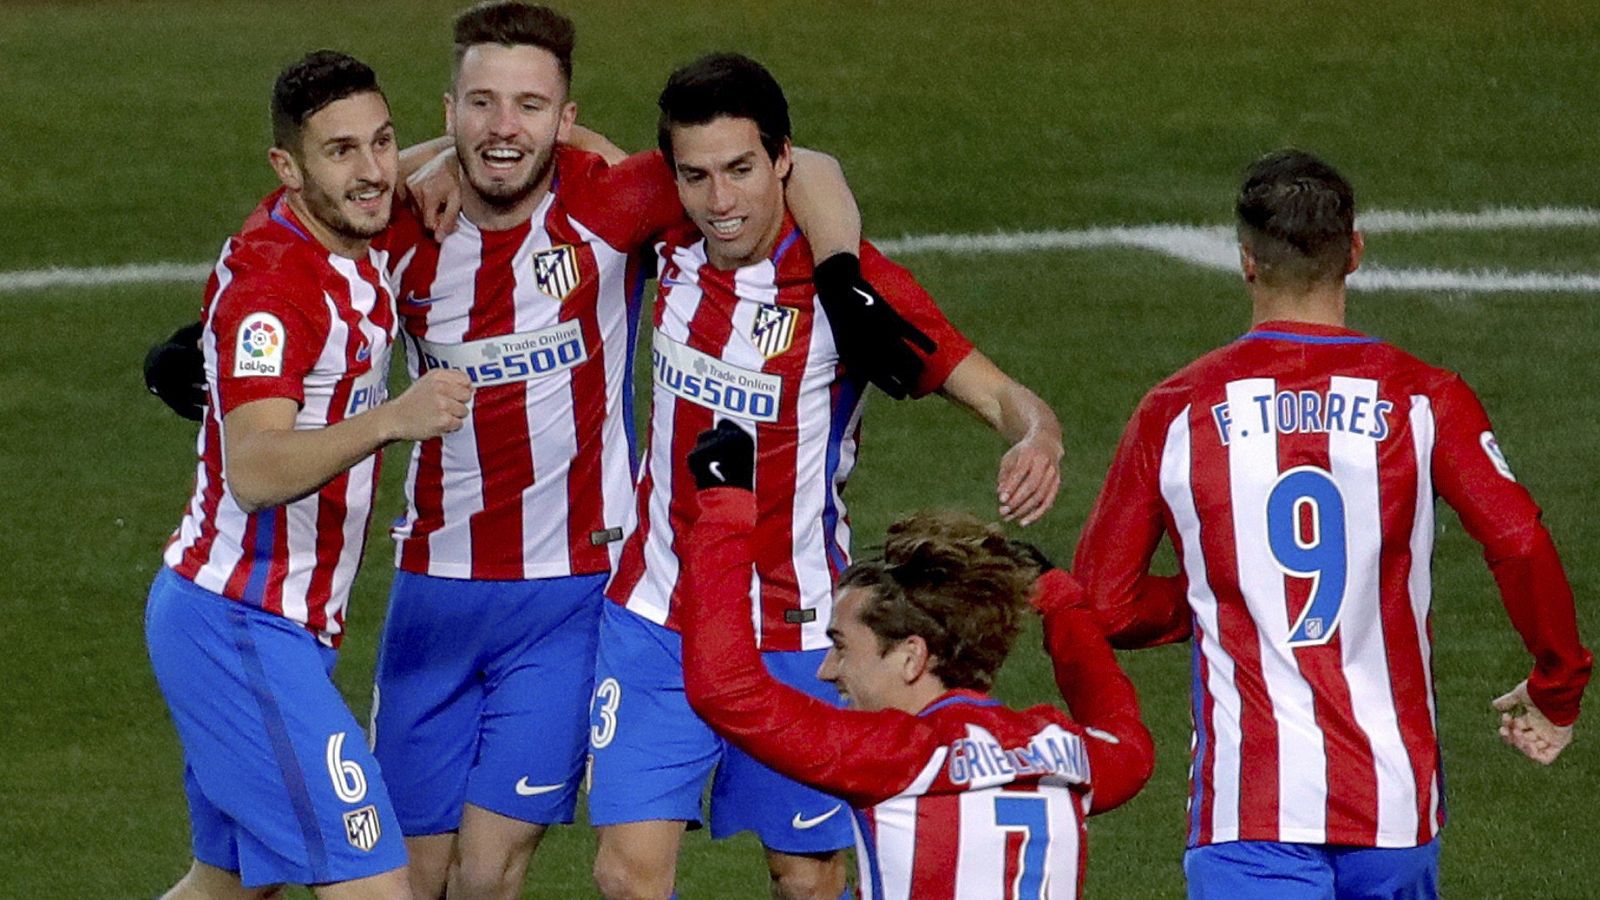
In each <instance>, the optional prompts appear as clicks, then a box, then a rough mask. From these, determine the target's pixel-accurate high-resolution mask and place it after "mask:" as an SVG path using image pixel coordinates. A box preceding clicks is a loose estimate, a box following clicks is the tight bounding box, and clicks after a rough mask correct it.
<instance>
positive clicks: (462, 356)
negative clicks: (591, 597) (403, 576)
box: [386, 147, 683, 579]
mask: <svg viewBox="0 0 1600 900" xmlns="http://www.w3.org/2000/svg"><path fill="white" fill-rule="evenodd" d="M682 218H683V209H682V207H681V206H680V205H679V204H678V199H677V192H676V189H675V188H674V186H673V182H672V176H671V173H670V172H668V171H667V167H666V164H665V163H664V162H662V160H661V155H660V153H646V154H639V155H638V156H635V157H632V158H630V159H629V160H627V161H625V162H623V163H621V164H619V165H617V166H614V167H607V166H606V164H605V162H604V161H603V160H602V159H601V158H600V157H599V156H596V155H594V154H590V153H583V152H581V151H577V150H573V149H571V148H568V147H558V148H557V150H556V157H555V180H554V183H553V185H552V187H551V190H550V192H549V193H548V194H547V195H546V196H545V198H544V201H543V202H542V203H541V204H540V205H539V207H538V208H537V209H536V210H535V211H534V212H533V215H532V217H531V220H530V221H528V222H526V223H524V224H522V225H520V226H518V227H515V228H511V229H507V230H505V231H487V230H484V229H481V228H479V227H477V226H476V225H474V224H473V223H472V222H470V221H468V219H467V218H466V217H465V216H462V217H461V219H460V221H459V224H458V227H457V228H456V230H455V231H454V232H453V233H452V234H450V235H449V236H447V237H446V238H445V240H444V242H443V243H442V244H440V243H436V242H434V241H433V240H432V239H431V238H430V237H429V236H427V235H426V234H425V233H424V232H423V231H422V229H421V228H420V227H419V226H418V225H417V224H416V223H415V221H414V220H399V221H397V223H396V225H395V227H394V228H393V229H392V233H391V235H390V236H388V237H387V238H386V246H387V248H388V249H389V250H390V251H391V257H392V259H394V261H395V262H394V266H395V270H394V274H395V275H396V276H397V277H398V283H399V308H400V315H401V318H402V324H403V326H404V328H405V331H406V335H407V337H408V338H409V340H408V341H407V342H406V347H407V356H408V359H409V363H410V370H411V373H412V376H413V377H416V376H418V375H420V374H421V373H422V372H425V371H427V370H428V369H432V368H438V367H444V368H451V369H458V370H460V371H464V372H466V373H467V375H468V376H469V377H470V378H471V379H472V382H473V385H474V387H475V390H474V391H473V399H472V413H471V415H470V416H469V417H468V418H467V421H466V424H465V425H464V427H462V428H461V430H459V431H456V432H453V433H451V434H447V435H445V436H443V437H442V438H434V439H432V440H428V441H422V442H420V443H418V444H417V445H416V447H415V449H414V450H413V452H412V454H411V467H410V470H409V471H408V473H407V475H406V500H407V509H406V513H405V516H404V517H403V518H401V519H400V520H399V521H398V522H397V523H396V524H395V527H394V529H393V536H394V538H395V541H396V542H397V547H396V553H395V563H396V565H397V566H399V567H400V568H401V569H404V570H405V571H408V572H417V573H420V574H426V575H433V576H437V577H443V578H481V579H522V578H550V577H558V576H566V575H586V574H594V573H599V572H608V571H610V570H611V567H612V564H613V562H614V561H615V556H616V553H617V550H618V548H620V546H621V543H620V541H621V537H622V524H623V520H624V519H625V518H626V516H627V512H628V508H629V505H630V504H629V500H631V499H632V496H633V459H634V454H633V411H632V410H633V390H632V383H633V347H634V339H635V336H636V334H637V331H638V320H639V308H640V300H641V295H642V292H643V288H644V282H645V280H646V278H648V277H649V272H648V271H647V267H646V265H645V264H644V261H643V260H641V258H640V256H639V254H638V252H637V251H639V250H640V248H642V247H644V246H646V245H647V242H648V240H649V238H650V237H651V236H652V235H653V234H655V233H656V232H658V231H661V230H664V229H665V228H667V227H668V226H670V225H672V224H674V223H676V222H678V221H680V220H681V219H682Z"/></svg>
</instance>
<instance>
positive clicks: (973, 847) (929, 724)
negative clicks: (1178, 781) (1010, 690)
mask: <svg viewBox="0 0 1600 900" xmlns="http://www.w3.org/2000/svg"><path fill="white" fill-rule="evenodd" d="M700 499H701V502H702V505H703V507H702V508H703V512H702V514H701V516H700V518H699V520H698V521H697V522H696V523H695V525H694V529H693V531H692V532H691V533H690V534H689V542H688V548H687V551H686V552H687V560H686V565H687V567H688V570H689V574H688V578H689V580H690V581H691V582H692V584H693V589H692V590H691V591H690V592H689V594H688V597H687V598H686V603H687V604H688V611H687V613H686V615H685V625H684V629H683V637H684V651H683V659H684V684H685V689H686V691H687V693H688V697H689V702H690V703H691V704H692V705H693V707H694V709H695V710H696V712H698V713H699V714H700V715H701V716H702V717H703V718H704V719H705V720H706V722H707V724H709V725H710V726H711V727H712V728H713V729H715V730H716V731H717V732H718V733H719V734H721V735H723V736H724V737H726V738H727V739H728V740H729V741H731V742H732V743H734V744H735V745H737V746H739V747H740V748H741V749H743V750H745V751H746V752H747V753H749V754H750V755H751V756H752V757H754V758H756V759H758V760H760V761H761V762H763V763H765V764H766V765H768V766H771V767H772V768H773V769H775V770H776V771H778V772H779V773H781V774H783V775H786V776H788V777H790V778H793V779H795V780H797V781H800V782H803V783H805V784H808V785H811V786H813V787H816V788H818V789H820V790H823V791H826V792H828V793H830V794H833V795H835V796H837V797H839V798H841V799H842V800H844V801H845V802H847V803H849V804H850V805H851V807H852V808H853V809H854V811H855V826H856V864H857V868H858V877H857V885H858V888H857V891H858V896H859V897H861V898H864V900H925V898H940V897H943V898H951V900H990V898H992V900H1021V898H1027V900H1035V898H1055V900H1063V898H1072V897H1077V896H1079V895H1080V893H1081V891H1082V883H1083V868H1084V864H1085V861H1086V857H1087V852H1088V849H1087V844H1086V842H1085V834H1084V819H1085V817H1087V816H1088V815H1090V814H1091V813H1099V812H1105V811H1107V810H1109V809H1113V808H1115V807H1116V806H1118V805H1120V804H1122V803H1123V802H1125V801H1126V800H1128V799H1129V798H1130V797H1132V796H1133V795H1134V794H1135V793H1137V792H1138V790H1139V789H1140V788H1141V787H1143V785H1144V783H1145V781H1146V780H1148V778H1149V777H1150V772H1151V768H1152V765H1153V761H1154V747H1153V744H1152V743H1151V740H1150V734H1149V732H1148V731H1147V730H1146V729H1145V727H1144V725H1143V724H1142V723H1141V722H1140V720H1139V707H1138V700H1137V698H1136V697H1135V694H1134V690H1133V685H1132V683H1131V682H1129V681H1128V678H1127V676H1126V675H1124V674H1123V673H1122V671H1121V669H1119V668H1118V667H1117V664H1116V659H1115V657H1114V656H1113V655H1112V653H1111V648H1110V647H1109V646H1108V645H1107V644H1106V641H1105V638H1104V637H1102V636H1101V635H1100V633H1099V630H1098V626H1097V624H1096V622H1095V617H1094V614H1093V612H1092V611H1090V610H1088V609H1086V608H1074V607H1073V606H1072V605H1071V604H1070V601H1063V600H1062V599H1061V598H1059V597H1052V598H1048V599H1046V600H1045V601H1044V602H1043V603H1042V604H1041V605H1044V606H1045V607H1046V609H1047V610H1048V612H1047V615H1046V619H1045V623H1046V624H1045V630H1046V646H1047V649H1048V650H1049V652H1050V654H1051V658H1052V662H1053V664H1054V668H1055V675H1056V681H1057V684H1058V685H1059V686H1060V687H1061V688H1062V689H1063V690H1064V696H1065V697H1066V699H1067V702H1068V705H1069V706H1070V707H1071V709H1072V710H1073V713H1074V716H1076V718H1077V721H1074V719H1073V718H1070V717H1068V716H1067V714H1066V713H1065V712H1063V711H1062V710H1060V709H1057V708H1055V707H1053V706H1035V707H1032V708H1029V709H1025V710H1015V709H1009V708H1007V707H1004V706H1002V705H1000V702H999V701H998V700H995V699H993V698H992V697H989V696H987V695H985V694H982V693H979V692H976V691H969V690H953V691H949V692H947V693H945V694H944V695H943V696H940V697H938V698H937V699H936V700H934V701H933V702H932V703H930V704H928V705H927V706H926V707H924V708H923V709H922V710H921V711H920V712H918V713H916V714H911V713H908V712H902V711H900V710H895V709H886V710H877V711H871V712H868V711H860V710H851V709H839V708H837V707H834V706H832V705H830V704H828V703H825V702H823V701H821V700H818V699H816V698H814V697H810V696H807V695H806V694H804V693H802V692H800V691H797V690H794V689H793V688H789V687H787V686H785V685H783V684H781V683H779V682H778V681H777V680H776V679H774V678H773V677H772V676H771V675H770V674H768V673H767V671H766V668H765V667H764V666H763V665H762V663H761V661H760V658H759V654H758V653H757V651H756V649H755V646H754V641H753V640H752V638H753V637H754V634H753V628H754V625H753V622H752V620H751V617H750V616H749V615H748V612H747V609H748V607H747V606H746V603H747V602H748V599H747V598H748V594H749V589H750V579H749V577H748V575H747V574H746V573H747V572H748V571H749V560H750V559H751V558H752V556H753V555H759V553H760V540H759V538H753V536H752V528H751V526H752V524H753V523H754V520H755V516H756V513H755V508H756V500H755V498H754V497H753V496H752V495H751V494H750V492H748V491H742V490H736V489H732V488H719V489H715V490H710V491H704V492H702V493H701V494H700ZM1040 588H1041V590H1042V591H1043V592H1045V593H1046V594H1051V593H1056V594H1060V593H1068V592H1076V593H1078V594H1080V595H1081V591H1076V588H1075V585H1073V584H1072V583H1071V576H1068V575H1067V574H1066V573H1065V572H1056V573H1052V574H1051V575H1049V576H1046V579H1042V580H1041V585H1040Z"/></svg>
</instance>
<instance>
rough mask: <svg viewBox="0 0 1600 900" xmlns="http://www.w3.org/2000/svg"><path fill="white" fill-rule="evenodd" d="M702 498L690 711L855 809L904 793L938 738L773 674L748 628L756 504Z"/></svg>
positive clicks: (690, 637)
mask: <svg viewBox="0 0 1600 900" xmlns="http://www.w3.org/2000/svg"><path fill="white" fill-rule="evenodd" d="M699 499H700V516H699V519H698V520H697V521H696V522H695V524H694V526H693V528H692V529H691V531H690V534H689V536H688V540H687V541H685V545H686V546H687V548H688V549H687V551H686V554H685V560H684V565H685V576H686V578H687V579H688V582H687V590H686V591H685V594H686V599H685V604H684V614H683V619H682V623H683V624H682V629H683V679H684V687H685V690H686V691H687V693H688V696H689V704H690V705H691V706H692V707H694V710H695V712H696V713H698V714H699V715H700V717H701V718H703V719H704V720H705V721H706V723H707V724H709V725H710V726H711V728H712V729H713V730H715V731H716V732H717V733H718V734H721V735H722V736H723V737H725V738H727V739H728V740H729V741H731V742H733V743H734V744H735V745H736V746H738V747H739V748H740V749H742V750H744V751H745V752H746V753H749V754H750V755H751V756H752V757H754V758H755V759H757V760H759V761H760V762H762V763H763V764H765V765H767V766H770V767H771V768H772V769H774V770H776V771H777V772H779V773H780V774H782V775H785V776H787V777H789V778H793V779H795V780H796V781H800V782H803V783H805V784H808V785H811V786H813V787H816V788H818V789H820V790H823V791H826V792H827V793H830V794H834V795H836V796H839V797H841V798H843V799H844V800H846V801H847V802H849V803H850V804H851V805H852V806H856V807H863V806H870V805H873V804H875V803H878V802H880V801H882V800H884V799H886V798H888V797H892V796H894V795H895V794H897V793H899V792H900V791H901V790H903V789H904V788H905V787H906V785H908V784H910V783H911V781H912V780H913V779H914V778H915V777H916V775H917V773H918V772H919V771H920V770H921V769H922V767H923V766H924V765H925V764H926V763H927V761H928V759H929V757H930V756H931V755H932V753H933V752H934V750H935V749H936V747H937V744H938V736H937V734H936V733H935V732H934V730H933V729H932V728H931V727H930V726H928V725H927V724H926V723H924V722H922V721H921V720H919V719H918V718H917V717H915V716H912V715H910V714H908V713H904V712H900V711H898V710H881V711H875V712H864V711H860V710H848V709H839V708H837V707H834V706H830V705H829V704H827V703H825V702H823V701H821V700H819V699H817V698H815V697H811V696H808V695H806V694H804V693H802V692H801V691H798V690H795V689H794V688H791V687H789V686H787V685H784V684H782V683H780V682H778V681H777V680H776V679H774V678H773V677H772V676H771V675H770V674H768V672H767V670H766V667H765V666H764V665H763V664H762V662H761V658H760V652H759V651H758V650H757V649H756V636H755V628H754V626H753V624H752V623H751V619H750V567H751V560H752V559H753V556H752V554H751V547H750V534H751V533H752V532H753V531H754V529H755V514H756V507H755V495H754V494H752V493H750V492H749V491H744V490H739V489H736V488H715V489H712V490H708V491H702V492H701V493H700V495H699Z"/></svg>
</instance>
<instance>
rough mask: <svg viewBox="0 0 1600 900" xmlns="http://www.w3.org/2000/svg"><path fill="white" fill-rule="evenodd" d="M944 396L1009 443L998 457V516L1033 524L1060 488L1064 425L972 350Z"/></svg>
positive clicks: (942, 389)
mask: <svg viewBox="0 0 1600 900" xmlns="http://www.w3.org/2000/svg"><path fill="white" fill-rule="evenodd" d="M939 391H940V393H942V394H944V395H945V397H947V398H949V399H950V400H952V401H954V402H955V403H956V404H957V405H959V406H963V407H966V408H967V409H969V410H971V411H972V412H974V413H976V414H977V416H978V418H980V419H982V420H984V421H985V422H987V423H989V427H991V428H993V429H994V430H995V431H997V432H999V433H1000V436H1001V437H1003V438H1005V439H1006V440H1007V441H1009V442H1010V443H1011V449H1009V450H1007V451H1006V454H1005V456H1002V457H1001V458H1000V474H999V476H998V477H997V479H996V483H995V491H996V494H997V495H998V496H999V500H1000V515H1001V516H1002V517H1003V518H1005V519H1006V520H1007V521H1014V522H1019V523H1021V524H1022V525H1032V524H1033V523H1034V522H1037V521H1038V520H1039V517H1040V516H1043V515H1044V514H1045V513H1046V512H1048V511H1049V509H1050V507H1051V506H1052V505H1053V504H1054V503H1055V501H1056V493H1057V492H1058V491H1060V489H1061V455H1062V449H1061V423H1060V422H1059V421H1058V420H1057V419H1056V414H1055V412H1053V411H1052V410H1051V409H1050V407H1049V405H1048V404H1046V403H1045V402H1044V401H1043V400H1041V399H1039V395H1037V394H1035V393H1034V392H1033V391H1030V390H1028V389H1027V388H1026V387H1024V386H1023V385H1022V384H1021V383H1020V382H1018V381H1016V380H1015V379H1013V378H1011V376H1009V375H1007V374H1006V373H1004V372H1002V371H1000V367H999V366H996V365H995V364H994V363H993V362H991V361H990V360H989V358H988V357H987V356H984V355H983V354H982V353H979V352H978V351H976V350H974V351H972V352H971V353H969V354H967V357H966V358H965V359H963V360H962V361H961V362H960V364H958V365H957V366H956V367H955V369H954V370H953V371H952V372H951V373H950V377H948V378H946V379H945V382H944V384H943V386H941V387H940V388H939Z"/></svg>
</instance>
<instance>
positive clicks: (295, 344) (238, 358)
mask: <svg viewBox="0 0 1600 900" xmlns="http://www.w3.org/2000/svg"><path fill="white" fill-rule="evenodd" d="M317 291H318V289H317V288H316V287H315V285H313V284H311V283H309V282H307V283H300V282H299V280H297V279H295V278H294V277H292V276H291V275H289V274H287V273H283V272H276V271H272V270H270V269H269V267H267V266H266V265H264V264H263V265H241V266H240V268H239V269H237V270H236V271H235V272H234V278H233V280H232V281H231V282H229V283H228V285H227V286H226V287H224V288H223V289H222V291H221V293H220V294H219V295H218V296H217V298H216V300H215V302H214V304H213V309H212V314H211V317H210V319H209V321H207V323H206V329H207V330H208V331H210V332H211V336H212V337H213V338H214V340H215V348H216V357H215V365H216V369H215V374H216V384H217V394H218V397H219V402H220V404H221V411H222V414H223V415H227V414H228V413H231V412H233V411H234V410H235V409H238V408H239V407H240V406H243V405H244V404H246V403H250V402H252V401H255V400H264V399H267V398H271V397H284V398H287V399H290V400H293V401H294V402H295V403H296V404H302V405H303V404H304V402H305V378H306V375H308V374H309V373H310V372H311V369H312V367H313V366H315V365H316V362H317V358H318V357H319V356H320V355H321V353H322V345H323V343H324V342H325V341H326V339H327V337H328V330H329V322H328V320H327V315H326V313H325V311H324V310H323V309H322V308H321V307H320V306H317V307H313V308H314V309H315V310H316V312H317V313H321V315H317V314H315V313H310V312H308V311H307V309H306V306H307V302H306V301H307V300H312V301H319V302H320V296H319V294H318V293H317ZM296 298H298V299H299V301H300V302H295V299H296ZM207 362H208V363H209V362H210V360H208V361H207ZM208 374H210V373H208Z"/></svg>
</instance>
